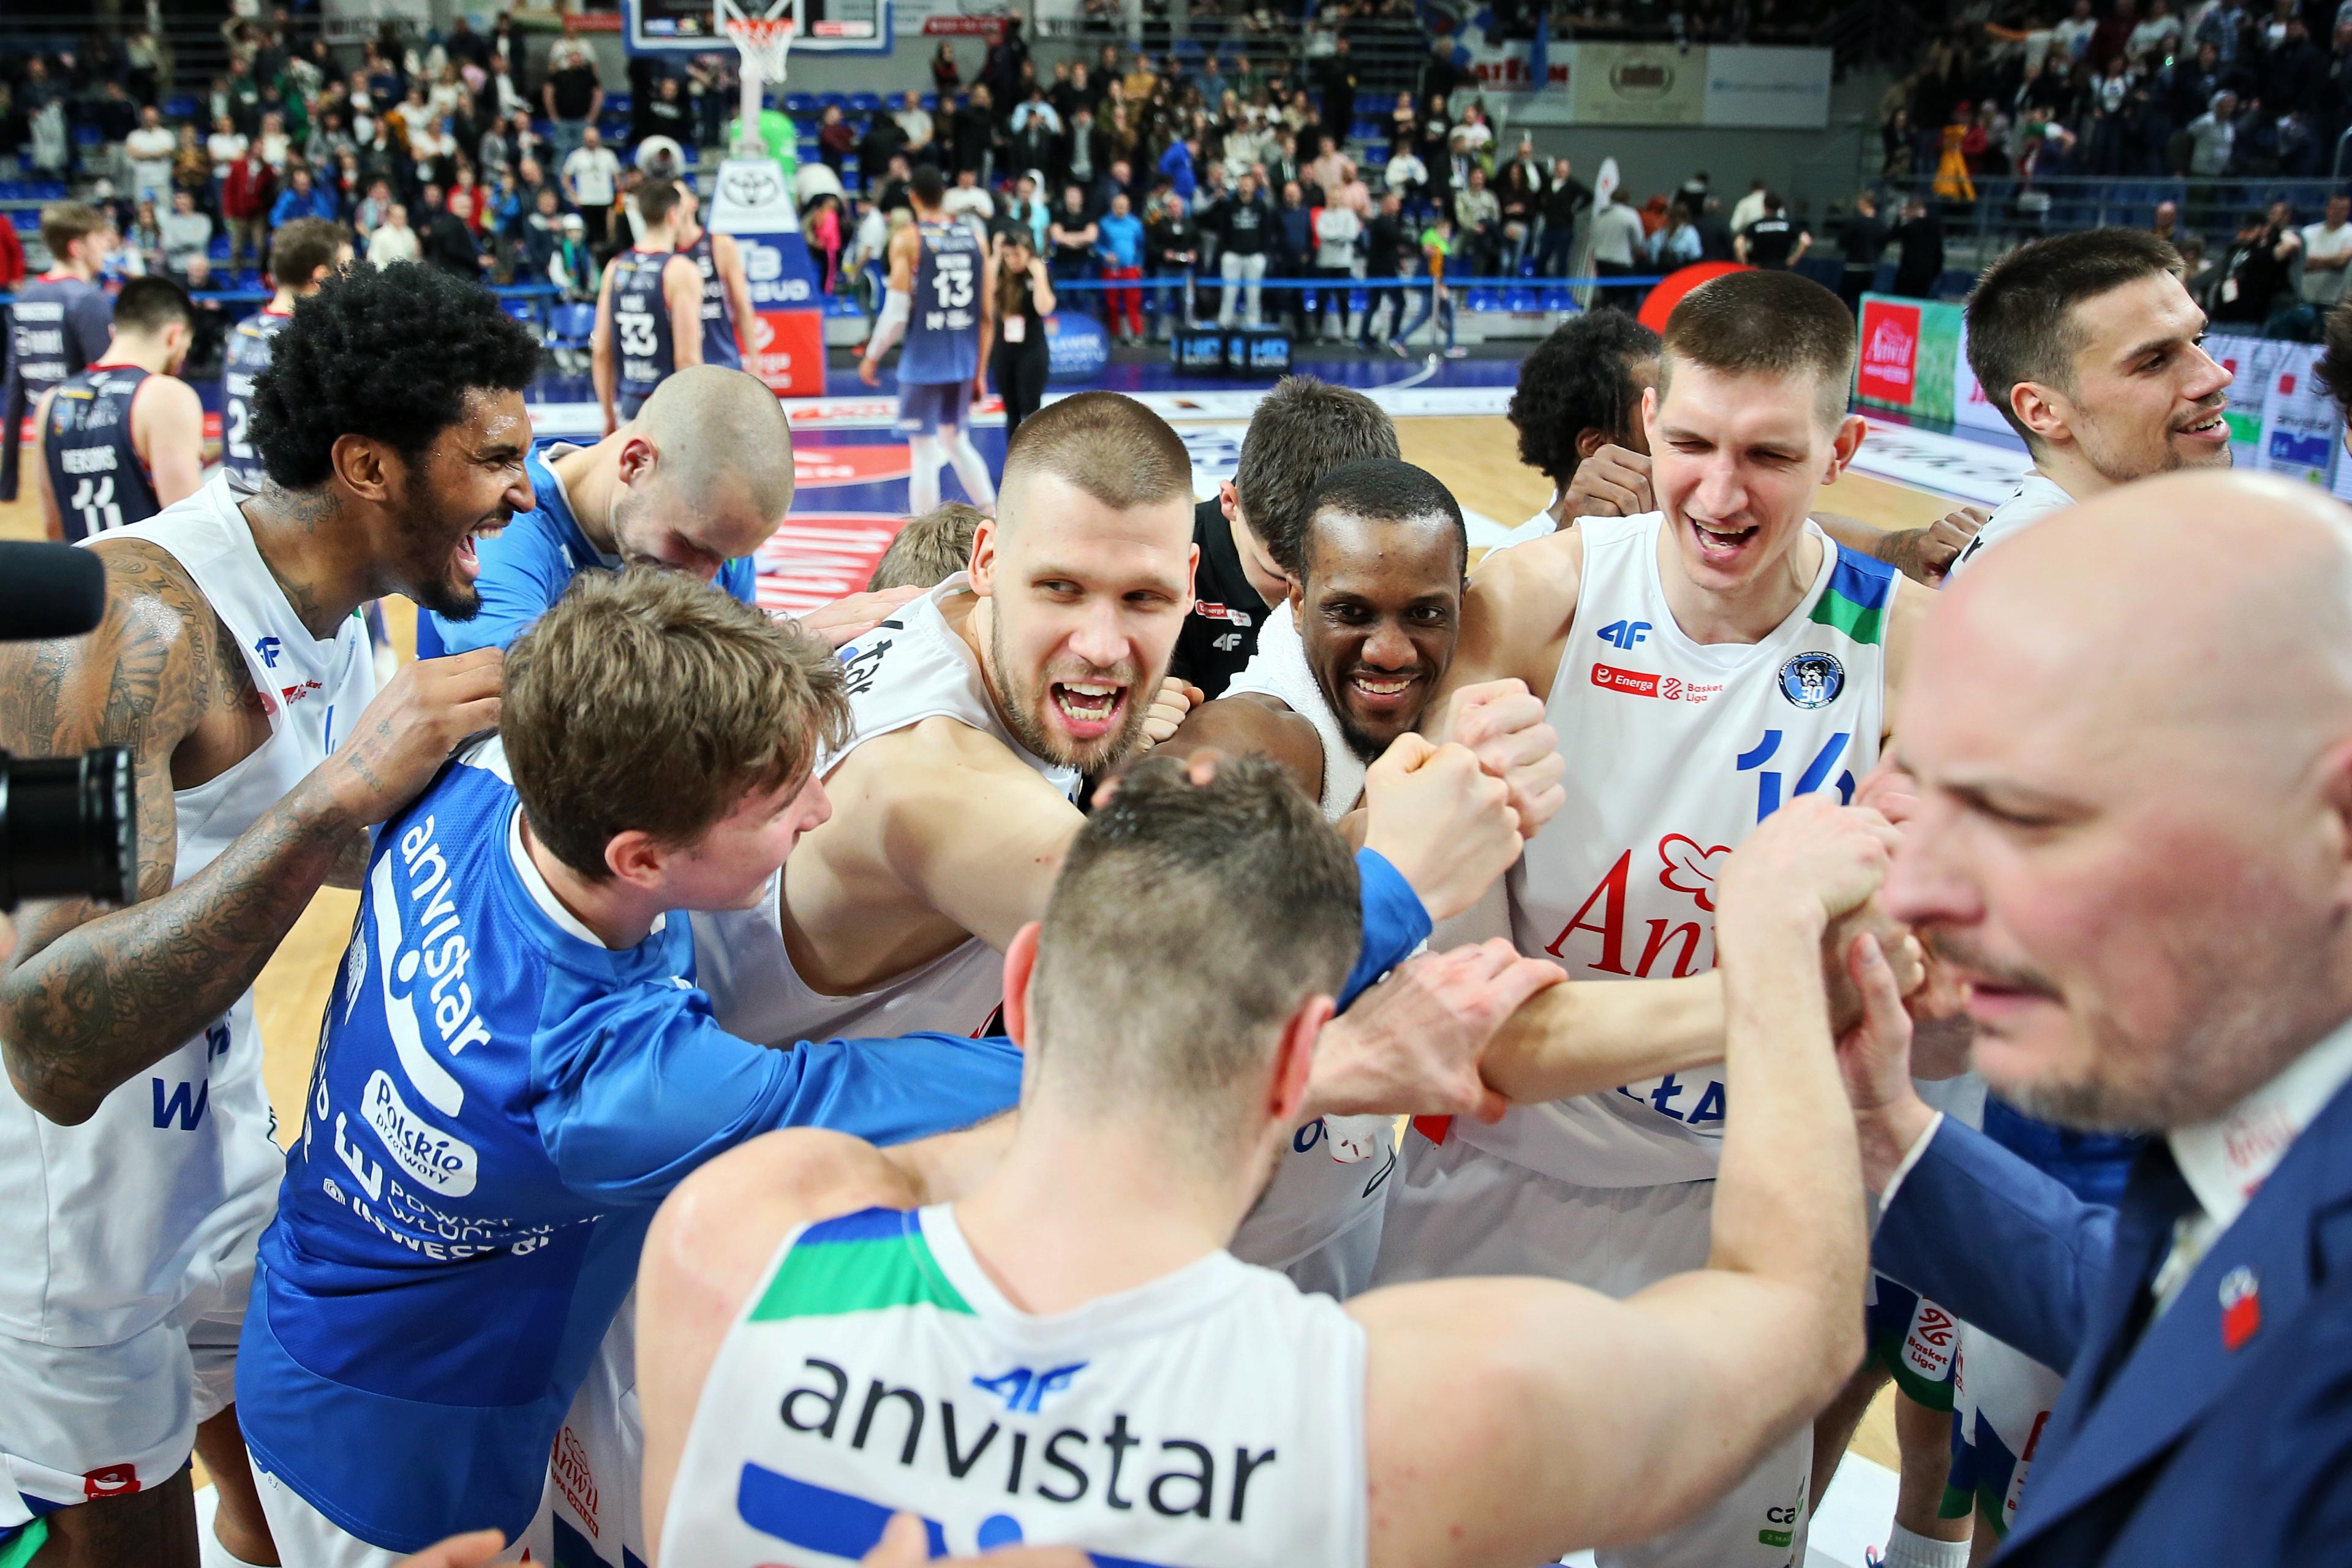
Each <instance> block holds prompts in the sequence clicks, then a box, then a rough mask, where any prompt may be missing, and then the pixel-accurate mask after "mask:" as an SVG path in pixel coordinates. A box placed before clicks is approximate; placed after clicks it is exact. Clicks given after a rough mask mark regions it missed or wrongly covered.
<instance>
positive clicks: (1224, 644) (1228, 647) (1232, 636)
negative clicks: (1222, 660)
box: [1209, 632, 1242, 653]
mask: <svg viewBox="0 0 2352 1568" xmlns="http://www.w3.org/2000/svg"><path fill="white" fill-rule="evenodd" d="M1209 646H1210V647H1213V648H1215V649H1216V650H1217V651H1218V652H1219V653H1231V652H1233V651H1234V649H1235V648H1237V647H1241V646H1242V634H1241V633H1239V632H1227V633H1226V634H1225V635H1224V636H1223V637H1219V638H1218V639H1217V640H1216V641H1214V642H1213V643H1211V644H1210V645H1209Z"/></svg>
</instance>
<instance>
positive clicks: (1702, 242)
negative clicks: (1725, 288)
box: [1691, 213, 1739, 261]
mask: <svg viewBox="0 0 2352 1568" xmlns="http://www.w3.org/2000/svg"><path fill="white" fill-rule="evenodd" d="M1691 226H1692V227H1693V228H1695V229H1696V230H1698V258H1699V259H1700V260H1701V261H1736V260H1738V257H1739V252H1738V248H1737V247H1734V246H1733V244H1732V243H1731V226H1730V225H1729V224H1727V223H1726V222H1724V221H1723V215H1722V214H1721V213H1701V214H1700V215H1699V216H1698V221H1697V222H1696V223H1694V224H1692V225H1691Z"/></svg>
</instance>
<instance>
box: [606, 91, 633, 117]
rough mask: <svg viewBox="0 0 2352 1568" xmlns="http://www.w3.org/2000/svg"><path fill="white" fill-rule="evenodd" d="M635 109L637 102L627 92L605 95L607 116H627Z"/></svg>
mask: <svg viewBox="0 0 2352 1568" xmlns="http://www.w3.org/2000/svg"><path fill="white" fill-rule="evenodd" d="M635 107H636V100H635V99H634V98H632V97H630V96H629V94H627V93H625V92H608V93H606V94H605V95H604V112H605V113H607V114H626V113H628V112H629V111H630V110H633V109H635Z"/></svg>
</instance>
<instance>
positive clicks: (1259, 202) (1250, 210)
mask: <svg viewBox="0 0 2352 1568" xmlns="http://www.w3.org/2000/svg"><path fill="white" fill-rule="evenodd" d="M1272 216H1273V214H1272V213H1271V212H1270V211H1268V209H1267V207H1266V202H1265V196H1264V195H1258V196H1255V197H1254V198H1252V199H1251V200H1249V201H1244V200H1242V198H1241V197H1240V195H1232V196H1228V197H1226V198H1225V199H1224V200H1223V201H1222V202H1220V203H1218V204H1217V207H1216V213H1215V217H1214V219H1213V221H1214V222H1215V224H1216V226H1217V235H1218V238H1219V240H1220V241H1221V242H1222V245H1223V248H1224V249H1226V250H1229V251H1231V252H1233V253H1234V255H1235V256H1263V255H1264V254H1265V251H1266V248H1267V234H1266V228H1267V224H1268V220H1269V219H1270V218H1271V217H1272Z"/></svg>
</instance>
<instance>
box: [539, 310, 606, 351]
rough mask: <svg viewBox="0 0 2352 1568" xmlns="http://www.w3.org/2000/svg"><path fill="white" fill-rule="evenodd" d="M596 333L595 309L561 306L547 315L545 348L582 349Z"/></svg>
mask: <svg viewBox="0 0 2352 1568" xmlns="http://www.w3.org/2000/svg"><path fill="white" fill-rule="evenodd" d="M595 331H596V307H595V306H593V305H582V304H569V303H567V304H562V305H558V306H556V307H555V308H554V309H553V310H550V311H548V313H547V346H548V347H549V348H551V349H584V348H586V347H587V346H588V340H589V339H590V338H591V337H592V336H593V335H594V333H595Z"/></svg>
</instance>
